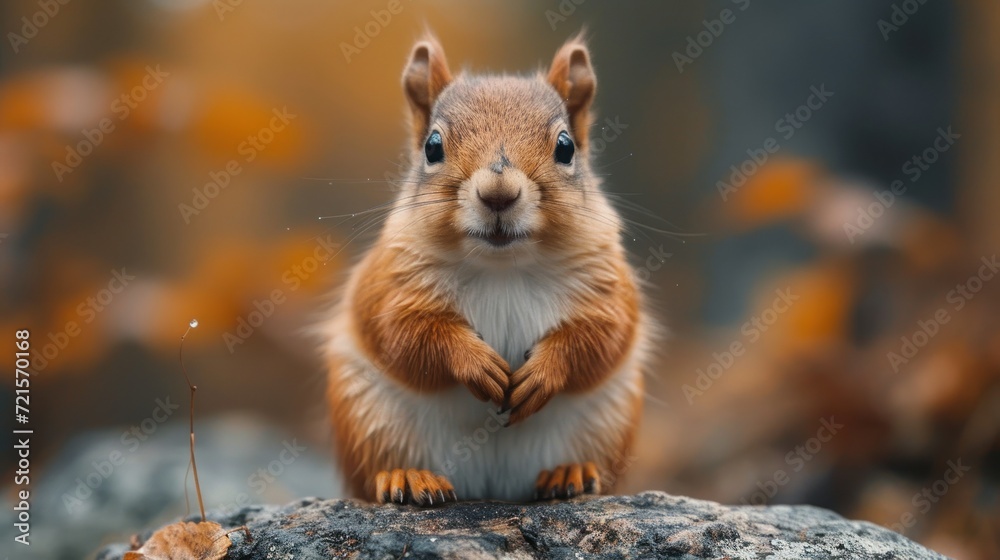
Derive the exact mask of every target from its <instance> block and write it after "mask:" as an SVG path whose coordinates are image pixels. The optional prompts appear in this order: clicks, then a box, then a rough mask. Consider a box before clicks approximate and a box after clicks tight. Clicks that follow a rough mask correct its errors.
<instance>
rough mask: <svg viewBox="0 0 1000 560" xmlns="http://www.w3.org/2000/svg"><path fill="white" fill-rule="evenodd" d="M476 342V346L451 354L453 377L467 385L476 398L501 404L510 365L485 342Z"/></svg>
mask: <svg viewBox="0 0 1000 560" xmlns="http://www.w3.org/2000/svg"><path fill="white" fill-rule="evenodd" d="M476 342H477V343H479V344H478V346H476V347H473V348H469V349H467V350H465V351H462V352H456V353H455V354H454V355H453V356H452V361H453V364H452V370H453V371H454V375H455V378H456V379H457V380H458V381H459V382H460V383H462V384H463V385H465V386H466V387H468V389H469V391H471V392H472V394H473V396H475V397H476V398H477V399H479V400H481V401H484V402H485V401H493V403H495V404H496V405H497V406H502V405H503V398H504V393H505V392H506V391H507V383H508V377H509V375H510V374H509V367H510V366H508V365H507V362H506V361H504V359H503V358H501V357H500V355H499V354H497V353H496V352H495V351H494V350H493V349H492V348H490V347H489V346H486V344H485V343H483V342H481V341H479V340H477V341H476Z"/></svg>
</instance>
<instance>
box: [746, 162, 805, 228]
mask: <svg viewBox="0 0 1000 560" xmlns="http://www.w3.org/2000/svg"><path fill="white" fill-rule="evenodd" d="M819 175H820V169H819V167H818V166H817V165H816V164H814V163H811V162H808V161H802V160H793V159H777V160H773V161H769V162H767V163H765V164H764V165H763V166H761V168H760V169H759V170H758V171H757V172H756V173H755V174H753V175H752V176H751V177H750V178H749V179H748V180H747V182H746V184H745V185H743V186H742V187H740V188H739V189H738V191H737V192H736V193H734V194H733V195H732V199H731V201H730V204H731V206H730V209H731V211H732V212H733V215H734V217H735V218H736V219H737V220H738V221H739V222H740V223H741V224H743V225H745V226H757V225H760V224H762V223H767V222H771V221H774V220H777V219H780V218H786V217H788V216H792V215H795V214H798V213H801V212H802V211H803V210H804V209H805V208H806V207H807V206H808V204H809V202H810V201H812V200H813V199H814V198H815V196H816V190H815V188H814V185H815V181H816V180H817V179H818V178H819Z"/></svg>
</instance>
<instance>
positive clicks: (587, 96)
mask: <svg viewBox="0 0 1000 560" xmlns="http://www.w3.org/2000/svg"><path fill="white" fill-rule="evenodd" d="M548 82H549V84H551V85H552V87H553V88H555V90H556V92H558V93H559V96H560V97H562V99H563V102H564V103H566V111H567V112H568V113H569V118H570V125H571V126H572V127H573V136H574V137H575V138H576V140H577V143H578V144H580V143H583V144H584V145H586V137H587V131H588V129H589V127H590V105H591V102H593V100H594V94H595V93H596V92H597V76H596V75H595V74H594V69H593V67H592V66H591V65H590V52H589V51H588V50H587V45H586V43H585V42H584V38H583V32H581V33H580V34H578V35H576V36H575V37H572V38H571V39H569V40H568V41H566V44H564V45H563V46H562V48H560V49H559V51H558V52H556V56H555V58H554V59H552V66H551V67H550V68H549V75H548Z"/></svg>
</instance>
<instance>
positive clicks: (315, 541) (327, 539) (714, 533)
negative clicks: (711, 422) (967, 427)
mask: <svg viewBox="0 0 1000 560" xmlns="http://www.w3.org/2000/svg"><path fill="white" fill-rule="evenodd" d="M209 518H210V519H211V520H213V521H216V522H218V523H220V524H222V526H223V527H226V528H235V527H237V526H240V525H243V524H246V525H247V526H248V527H249V529H250V532H251V534H252V536H253V542H247V541H246V539H245V538H244V537H243V535H242V533H233V534H232V535H231V537H232V540H233V546H232V548H230V549H229V555H228V556H227V558H230V559H232V560H239V559H253V560H264V559H265V558H266V559H285V558H288V559H293V558H294V559H298V560H308V559H314V558H315V559H320V558H324V559H325V558H387V559H397V558H404V557H405V558H463V559H466V558H469V559H475V558H511V559H517V558H526V559H527V558H573V559H576V558H683V559H694V558H732V559H742V558H745V559H757V558H768V559H773V560H781V559H795V560H799V559H805V558H808V559H824V558H841V559H869V558H870V559H880V560H889V559H894V558H899V559H901V560H902V559H906V560H919V559H923V558H945V557H944V556H942V555H940V554H937V553H935V552H932V551H930V550H927V549H926V548H924V547H922V546H920V545H918V544H916V543H914V542H912V541H910V540H908V539H906V538H905V537H903V536H901V535H899V534H897V533H894V532H892V531H889V530H888V529H884V528H882V527H879V526H877V525H873V524H871V523H868V522H859V521H847V520H845V519H843V518H842V517H840V516H838V515H837V514H835V513H832V512H830V511H827V510H823V509H819V508H815V507H811V506H771V507H752V506H739V507H730V506H724V505H720V504H717V503H714V502H706V501H701V500H693V499H690V498H683V497H676V496H670V495H668V494H664V493H662V492H646V493H643V494H638V495H636V496H604V497H587V498H579V499H576V500H573V501H568V502H551V503H542V504H531V505H521V504H510V503H499V502H465V503H458V504H450V505H447V506H444V507H440V508H431V509H419V508H416V507H410V506H406V507H399V506H392V505H386V506H377V505H372V504H367V503H363V502H358V501H354V500H318V499H313V498H309V499H304V500H301V501H299V502H296V503H293V504H290V505H288V506H285V507H275V506H252V507H246V508H243V509H241V510H239V511H237V512H235V513H232V514H222V513H216V514H210V515H209ZM188 519H189V520H191V519H193V518H188ZM151 533H152V531H147V532H146V533H144V534H143V535H142V537H143V539H145V538H148V537H149V535H150V534H151ZM127 549H128V547H127V546H126V545H116V546H111V547H108V548H106V549H105V550H103V551H102V552H101V553H99V554H98V559H99V560H113V559H119V558H121V557H122V555H123V554H124V552H125V551H126V550H127Z"/></svg>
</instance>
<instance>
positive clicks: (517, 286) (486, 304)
mask: <svg viewBox="0 0 1000 560" xmlns="http://www.w3.org/2000/svg"><path fill="white" fill-rule="evenodd" d="M567 282H568V281H567V280H566V279H558V278H552V277H551V276H548V275H544V273H540V274H539V275H528V274H506V273H500V274H496V273H484V274H482V275H473V276H471V277H464V278H462V279H461V281H460V282H456V283H455V286H456V289H455V292H454V293H455V301H456V303H457V305H458V308H459V310H460V311H461V312H462V313H463V314H464V315H465V317H466V318H467V319H468V320H469V322H470V323H471V324H472V325H473V327H474V328H475V329H476V330H477V331H478V332H479V333H480V334H481V335H482V336H483V340H484V341H485V342H486V343H488V344H489V345H490V346H491V347H493V348H494V349H495V350H497V352H498V353H499V354H500V355H501V356H503V358H504V359H506V360H507V362H508V363H509V364H510V366H511V368H512V369H517V368H519V367H520V366H521V365H522V364H523V363H524V361H525V360H524V353H525V351H526V350H528V349H529V348H531V346H532V345H533V344H534V343H535V342H536V341H538V340H539V339H540V338H541V337H542V336H543V335H544V334H545V333H546V332H547V331H549V330H550V329H551V328H552V327H555V326H556V325H558V324H559V323H560V322H561V321H562V320H563V319H564V318H566V317H567V316H568V313H569V311H570V308H569V303H568V302H569V294H570V293H572V290H571V286H570V285H568V283H567ZM351 354H353V355H355V356H357V357H358V358H360V357H361V356H360V353H356V352H351ZM636 361H637V360H636V358H635V357H634V356H630V357H629V358H628V359H627V360H626V361H625V363H624V364H623V365H622V367H621V369H620V371H618V372H615V373H614V374H612V376H611V377H610V379H609V381H608V382H606V383H604V384H602V385H601V386H599V387H598V388H596V389H594V390H591V391H589V392H587V393H586V394H578V395H569V394H561V395H557V396H556V397H554V398H553V399H552V400H551V401H550V402H549V403H548V404H547V405H546V406H545V408H543V409H542V410H541V411H539V412H538V413H537V414H535V415H533V416H531V417H530V418H528V419H526V420H525V421H523V422H521V423H519V424H517V425H515V426H512V427H509V428H504V427H502V424H503V421H504V420H506V418H499V417H498V416H497V414H496V410H495V405H492V404H490V403H483V402H480V401H478V400H476V399H475V398H474V397H473V396H472V395H471V394H470V393H469V391H468V389H466V388H465V387H460V386H459V387H454V388H452V389H449V390H447V391H442V392H439V393H423V394H418V393H414V392H412V391H411V390H409V389H407V388H405V387H403V386H402V385H400V384H399V383H397V382H395V381H393V380H391V379H389V378H388V377H386V376H385V375H382V374H380V373H379V372H377V371H374V367H373V366H372V365H371V364H370V362H368V361H367V360H363V361H359V362H360V363H359V362H355V364H356V366H358V367H359V369H358V370H357V371H355V372H354V373H355V375H352V376H350V378H351V380H352V382H351V383H350V387H351V388H350V394H351V398H352V399H354V402H355V404H356V405H358V407H357V408H356V409H355V410H357V411H358V412H359V413H360V414H361V416H362V417H363V418H361V424H362V425H364V426H366V428H367V434H368V437H373V438H375V439H376V440H379V445H381V446H385V447H386V448H387V449H399V448H400V447H402V448H403V449H405V450H406V451H407V453H406V455H407V457H406V461H407V464H405V465H394V466H392V467H390V468H397V467H402V468H411V467H412V468H424V469H430V470H433V471H435V472H439V473H442V474H445V475H446V476H448V478H449V479H450V480H451V482H452V484H454V486H455V489H456V491H457V492H458V495H459V496H460V498H462V499H478V498H490V499H501V500H528V499H530V498H531V494H532V490H533V485H534V481H535V478H536V477H537V475H538V473H539V472H540V471H541V470H544V469H551V468H553V467H555V466H557V465H560V464H566V463H571V462H577V463H578V462H584V461H590V460H595V459H596V458H597V457H596V456H595V454H596V453H597V448H598V447H600V446H606V445H608V444H609V443H611V442H614V441H617V440H620V439H621V438H623V437H624V433H625V430H626V429H627V428H626V427H627V426H628V424H629V422H630V417H629V413H630V411H631V403H633V402H634V399H635V398H636V392H637V391H638V390H639V389H638V388H639V387H640V386H641V383H640V379H639V378H640V375H641V373H640V370H639V367H638V364H637V363H636ZM365 370H368V371H365ZM602 452H606V451H602Z"/></svg>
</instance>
